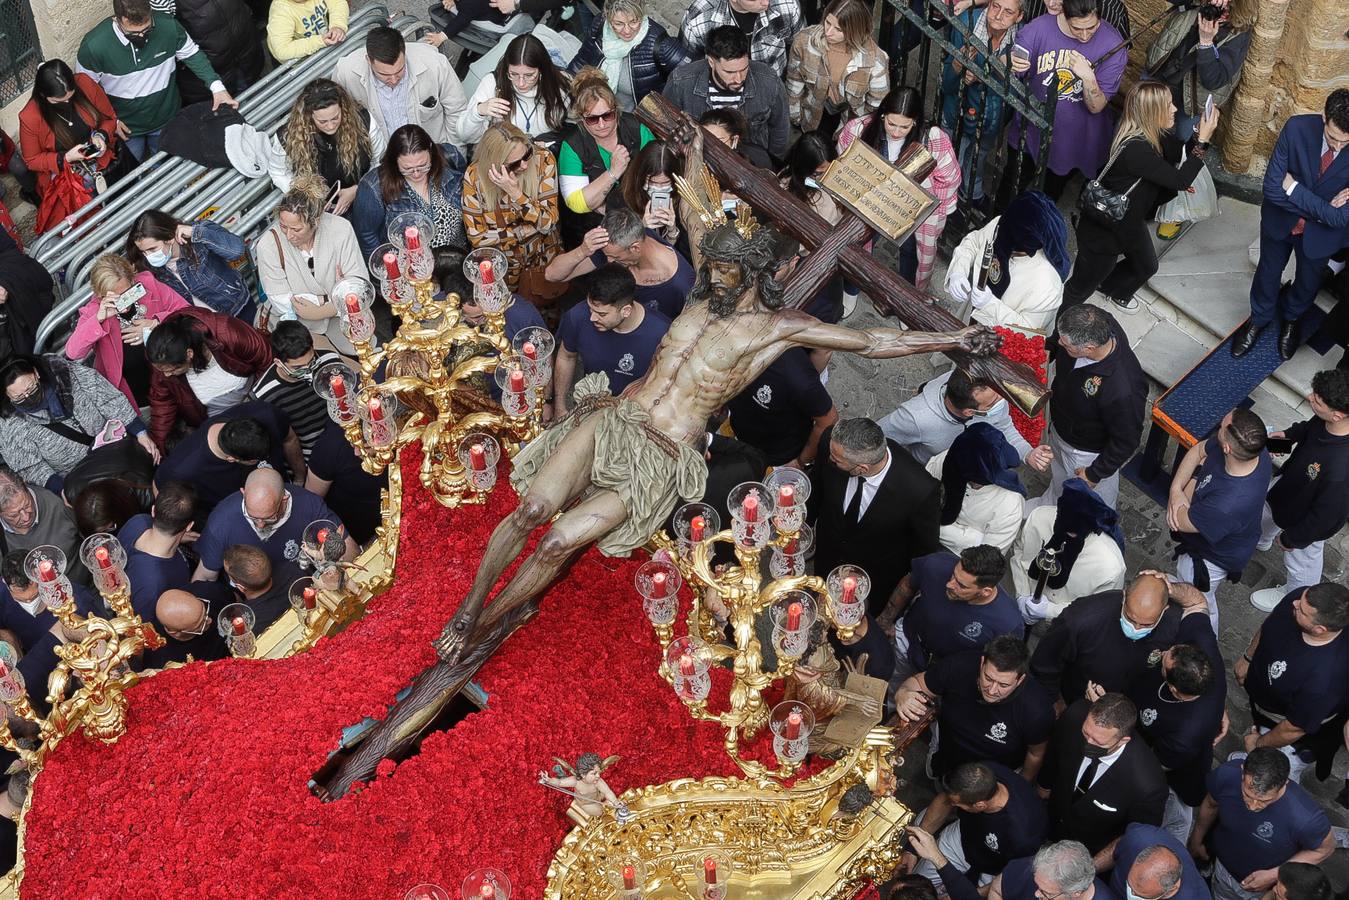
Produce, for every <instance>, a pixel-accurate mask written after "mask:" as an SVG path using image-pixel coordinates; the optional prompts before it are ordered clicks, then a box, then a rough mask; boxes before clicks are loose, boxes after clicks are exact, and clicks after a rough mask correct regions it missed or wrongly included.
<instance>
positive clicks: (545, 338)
mask: <svg viewBox="0 0 1349 900" xmlns="http://www.w3.org/2000/svg"><path fill="white" fill-rule="evenodd" d="M511 348H512V349H514V350H515V356H516V358H517V359H518V360H519V361H520V367H521V368H522V369H524V370H525V377H526V378H527V379H528V380H529V383H530V384H531V385H532V386H534V387H536V388H541V387H544V386H545V385H547V384H548V382H549V381H551V380H552V377H553V351H554V350H556V349H557V341H556V340H555V339H554V338H553V336H552V335H551V334H550V333H549V332H548V329H547V328H540V327H539V326H537V325H530V326H529V327H528V328H521V329H520V330H519V331H517V332H516V333H515V337H513V338H511Z"/></svg>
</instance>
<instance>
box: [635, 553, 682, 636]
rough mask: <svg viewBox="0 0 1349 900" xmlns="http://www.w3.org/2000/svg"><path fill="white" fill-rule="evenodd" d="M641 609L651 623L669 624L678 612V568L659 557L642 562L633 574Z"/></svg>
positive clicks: (679, 580)
mask: <svg viewBox="0 0 1349 900" xmlns="http://www.w3.org/2000/svg"><path fill="white" fill-rule="evenodd" d="M633 581H634V582H635V583H636V585H637V593H639V594H641V595H642V609H643V611H645V612H646V617H647V618H648V619H650V620H651V624H652V625H669V624H671V623H673V622H674V620H675V616H676V615H677V614H678V612H679V587H680V584H681V579H680V577H679V569H677V568H675V566H674V565H673V564H672V563H669V562H666V561H665V560H661V559H653V560H648V561H647V562H644V563H642V564H641V566H639V567H638V568H637V574H636V575H635V576H633Z"/></svg>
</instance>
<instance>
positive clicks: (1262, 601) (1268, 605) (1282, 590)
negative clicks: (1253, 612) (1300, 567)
mask: <svg viewBox="0 0 1349 900" xmlns="http://www.w3.org/2000/svg"><path fill="white" fill-rule="evenodd" d="M1287 596H1288V585H1286V584H1281V585H1279V586H1278V587H1272V588H1265V589H1264V590H1262V591H1251V606H1254V607H1255V608H1256V609H1258V610H1260V611H1261V612H1265V613H1267V612H1271V611H1272V610H1273V609H1274V607H1276V606H1278V605H1279V601H1280V600H1282V599H1283V598H1284V597H1287Z"/></svg>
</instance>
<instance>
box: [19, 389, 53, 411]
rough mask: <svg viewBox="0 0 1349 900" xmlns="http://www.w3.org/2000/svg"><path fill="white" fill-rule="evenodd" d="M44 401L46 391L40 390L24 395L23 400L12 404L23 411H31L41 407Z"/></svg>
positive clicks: (45, 400) (45, 399)
mask: <svg viewBox="0 0 1349 900" xmlns="http://www.w3.org/2000/svg"><path fill="white" fill-rule="evenodd" d="M46 402H47V392H46V391H41V390H40V391H38V392H37V393H35V394H33V396H31V397H25V398H24V399H23V400H20V401H19V402H18V403H15V404H14V405H15V406H16V407H17V408H19V409H21V410H23V411H24V412H33V411H35V410H38V409H41V408H42V405H43V404H44V403H46Z"/></svg>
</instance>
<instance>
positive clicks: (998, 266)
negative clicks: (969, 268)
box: [988, 256, 1002, 284]
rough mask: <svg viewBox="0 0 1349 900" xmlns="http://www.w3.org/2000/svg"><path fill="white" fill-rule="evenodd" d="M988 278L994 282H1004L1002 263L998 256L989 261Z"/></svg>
mask: <svg viewBox="0 0 1349 900" xmlns="http://www.w3.org/2000/svg"><path fill="white" fill-rule="evenodd" d="M988 280H989V282H991V283H992V284H1001V283H1002V263H1001V262H1000V261H999V260H998V258H997V257H996V256H995V257H993V259H992V260H990V261H989V263H988Z"/></svg>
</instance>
